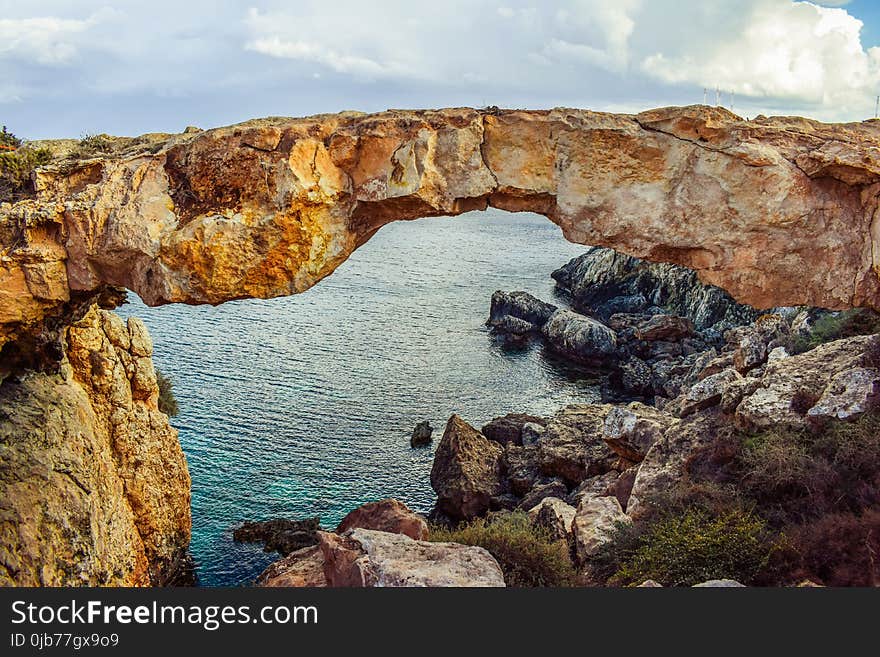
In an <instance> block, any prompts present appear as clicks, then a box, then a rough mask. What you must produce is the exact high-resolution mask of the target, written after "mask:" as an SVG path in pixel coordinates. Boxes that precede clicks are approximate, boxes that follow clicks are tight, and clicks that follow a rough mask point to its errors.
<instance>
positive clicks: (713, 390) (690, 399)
mask: <svg viewBox="0 0 880 657" xmlns="http://www.w3.org/2000/svg"><path fill="white" fill-rule="evenodd" d="M741 379H742V376H741V375H740V373H739V372H737V371H736V370H735V369H727V370H723V371H721V372H718V374H712V375H711V376H707V377H706V378H705V379H703V380H702V381H700V382H699V383H696V384H695V385H693V386H692V387H691V388H690V389H689V390H688V391H687V392H685V393H684V399H683V400H682V403H681V407H680V410H679V415H681V417H685V416H687V415H690V414H691V413H694V412H696V411H701V410H703V409H706V408H709V407H710V406H715V405H716V404H719V403H721V398H722V397H723V396H724V392H725V391H726V390H727V389H728V388H729V387H730V386H731V385H733V384H735V383H737V382H739V381H740V380H741Z"/></svg>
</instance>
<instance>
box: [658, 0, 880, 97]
mask: <svg viewBox="0 0 880 657" xmlns="http://www.w3.org/2000/svg"><path fill="white" fill-rule="evenodd" d="M734 12H736V13H737V14H739V15H738V16H734V15H733V14H734ZM682 18H684V17H683V16H682ZM691 20H692V24H691V25H692V26H691V29H689V30H688V31H687V33H686V34H685V35H683V37H684V38H681V39H680V41H679V43H678V44H666V47H664V48H663V49H660V50H657V51H655V52H651V53H650V54H647V55H646V56H645V57H644V58H643V59H642V61H641V68H642V70H643V71H644V72H645V73H646V74H648V75H649V76H652V77H654V78H657V79H659V80H661V81H663V82H665V83H669V84H682V83H689V84H694V85H699V86H705V87H712V88H714V87H716V86H718V87H721V88H722V89H724V90H727V91H733V92H736V93H737V94H738V95H741V96H748V97H751V98H756V99H759V98H775V99H781V100H787V101H791V102H794V103H803V104H807V105H815V106H818V107H824V108H830V107H835V106H836V107H840V106H845V107H846V106H853V105H858V104H862V103H864V102H865V101H866V99H867V98H868V97H870V96H871V95H872V94H873V93H874V91H873V90H874V89H875V88H876V86H877V84H878V81H880V49H878V48H869V49H865V48H864V47H863V46H862V43H861V38H860V34H861V29H862V26H863V25H862V22H861V21H860V20H858V19H856V18H854V17H853V16H851V15H850V14H848V13H847V12H846V10H844V9H839V8H830V7H822V6H818V5H815V4H812V3H809V2H782V1H779V0H760V1H752V2H749V3H747V4H746V5H745V6H742V5H740V6H738V7H735V8H731V10H730V12H729V13H721V14H714V15H713V14H702V15H701V14H699V13H695V14H693V15H692V16H691Z"/></svg>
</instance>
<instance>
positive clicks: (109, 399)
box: [0, 307, 191, 586]
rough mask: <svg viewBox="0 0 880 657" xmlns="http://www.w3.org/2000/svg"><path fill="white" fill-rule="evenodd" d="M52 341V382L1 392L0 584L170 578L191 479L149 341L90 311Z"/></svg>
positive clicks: (32, 377)
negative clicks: (61, 346)
mask: <svg viewBox="0 0 880 657" xmlns="http://www.w3.org/2000/svg"><path fill="white" fill-rule="evenodd" d="M63 334H64V336H63V338H64V342H65V343H66V349H65V351H63V352H62V356H61V362H60V364H59V369H58V372H57V373H54V374H48V373H40V372H29V373H23V374H21V375H19V376H16V377H11V378H9V379H7V380H6V381H4V382H3V383H2V385H0V417H2V418H3V422H2V423H0V450H2V454H3V458H2V459H0V555H2V557H0V562H2V566H3V567H2V568H0V584H3V585H25V586H39V585H43V586H77V585H90V586H97V585H127V586H141V585H149V584H163V583H167V582H169V581H173V580H174V579H175V578H176V577H177V576H178V575H179V574H180V572H181V569H182V567H183V566H185V565H186V559H187V556H186V548H187V546H188V544H189V538H190V527H191V520H190V479H189V473H188V471H187V467H186V460H185V459H184V456H183V452H182V450H181V448H180V444H179V443H178V441H177V432H176V431H175V430H174V429H173V428H172V427H171V426H170V425H169V424H168V418H167V417H166V416H165V415H164V414H163V413H161V412H160V411H159V410H158V405H157V401H158V394H159V391H158V387H157V385H156V376H155V371H154V369H153V364H152V360H151V355H152V343H151V341H150V337H149V334H148V333H147V330H146V328H145V327H144V325H143V324H142V323H141V322H140V321H139V320H137V319H134V318H131V319H129V320H128V323H127V324H126V323H124V322H123V321H122V320H121V319H120V318H119V317H118V316H117V315H115V314H113V313H111V312H107V311H105V310H100V309H98V308H96V307H91V308H89V309H88V311H87V312H85V314H84V315H83V316H82V318H81V319H79V320H78V321H76V322H75V323H73V324H72V325H71V326H70V327H69V328H67V329H66V330H64V331H63Z"/></svg>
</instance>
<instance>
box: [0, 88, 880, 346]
mask: <svg viewBox="0 0 880 657" xmlns="http://www.w3.org/2000/svg"><path fill="white" fill-rule="evenodd" d="M878 181H880V124H878V123H876V122H874V121H866V122H863V123H860V124H848V125H830V124H821V123H818V122H815V121H810V120H807V119H800V118H765V117H758V118H757V119H755V120H753V121H745V120H743V119H741V118H740V117H737V116H735V115H733V114H731V113H730V112H727V111H726V110H723V109H720V108H708V107H702V106H698V107H685V108H667V109H658V110H653V111H648V112H643V113H641V114H638V115H634V116H632V115H616V114H603V113H596V112H590V111H586V110H576V109H555V110H548V111H544V110H541V111H519V110H489V109H487V110H474V109H444V110H424V111H398V110H390V111H387V112H383V113H379V114H372V115H364V114H357V113H342V114H336V115H323V116H315V117H309V118H304V119H287V118H272V119H260V120H254V121H249V122H247V123H243V124H240V125H236V126H231V127H227V128H218V129H215V130H209V131H203V132H199V131H188V132H187V133H184V134H182V135H175V136H168V135H164V136H156V137H150V136H146V137H144V138H140V139H137V140H131V142H130V144H129V147H128V148H127V150H124V152H121V153H116V154H114V155H108V156H101V157H96V158H93V159H90V160H86V161H80V162H77V163H76V164H74V165H67V166H66V167H64V168H60V167H57V166H56V167H48V168H46V169H43V170H41V171H40V172H39V173H38V174H37V176H36V188H37V196H36V198H35V199H32V200H27V201H22V202H19V203H17V204H15V205H12V206H9V205H7V206H5V207H3V209H2V211H0V212H2V222H0V228H2V243H3V245H4V247H5V252H4V256H5V257H4V258H3V260H2V262H0V283H2V287H3V288H4V291H3V292H0V345H2V343H3V342H6V341H11V340H14V339H15V338H16V336H17V335H23V334H26V333H29V332H31V331H32V330H33V328H34V327H35V326H39V325H40V324H41V323H43V322H45V321H46V318H47V317H51V316H53V314H54V315H58V312H59V309H60V308H67V307H69V305H70V302H71V299H73V300H76V299H79V298H82V297H84V296H88V295H89V294H92V293H94V292H95V291H97V290H100V289H102V288H103V287H104V286H107V285H113V286H124V287H127V288H130V289H132V290H135V291H136V292H137V293H138V294H139V295H140V296H141V297H142V298H144V299H145V300H146V301H147V303H149V304H162V303H169V302H185V303H214V304H216V303H221V302H223V301H227V300H230V299H237V298H243V297H273V296H280V295H286V294H294V293H297V292H301V291H303V290H305V289H307V288H308V287H310V286H312V285H314V284H315V283H316V282H318V281H319V280H320V279H321V278H323V277H324V276H327V275H328V274H329V273H331V272H332V271H333V270H334V269H335V268H336V267H337V266H338V265H339V264H340V263H341V262H343V261H344V260H345V259H346V258H347V257H348V256H349V255H350V254H351V253H352V252H353V251H354V249H356V248H357V247H358V246H359V245H361V244H363V243H364V242H366V241H367V240H368V239H369V238H370V237H371V236H372V235H373V234H374V233H375V232H376V231H377V230H378V229H379V228H380V227H381V226H382V225H384V224H386V223H389V222H391V221H395V220H400V219H414V218H418V217H425V216H440V215H455V214H459V213H462V212H465V211H470V210H475V209H484V208H486V207H488V206H492V207H496V208H501V209H504V210H512V211H531V212H537V213H540V214H543V215H545V216H547V217H548V218H550V219H551V220H552V221H553V222H555V223H557V224H558V225H560V226H561V227H562V230H563V232H564V234H565V236H566V237H567V238H568V239H569V240H571V241H574V242H579V243H583V244H591V245H602V246H610V247H612V248H614V249H617V250H619V251H622V252H625V253H628V254H630V255H634V256H637V257H641V258H646V259H649V260H655V261H667V262H673V263H676V264H681V265H685V266H687V267H691V268H693V269H695V270H697V271H698V272H699V275H700V277H701V279H702V280H704V281H705V282H708V283H712V284H715V285H718V286H720V287H722V288H724V289H726V290H727V291H729V292H730V293H731V294H732V295H733V296H735V297H736V298H737V299H738V300H739V301H743V302H746V303H750V304H752V305H754V306H757V307H770V306H774V305H794V304H811V305H817V306H824V307H828V308H844V307H851V306H869V307H875V308H877V307H880V285H878V276H877V266H878V262H880V247H875V245H874V235H875V234H877V233H878V232H880V224H878V222H877V221H875V215H876V211H877V207H878V200H877V195H878V192H880V185H878Z"/></svg>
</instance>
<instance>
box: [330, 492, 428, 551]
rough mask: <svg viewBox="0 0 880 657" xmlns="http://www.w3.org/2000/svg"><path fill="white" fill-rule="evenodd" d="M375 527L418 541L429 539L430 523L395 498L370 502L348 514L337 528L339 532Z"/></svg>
mask: <svg viewBox="0 0 880 657" xmlns="http://www.w3.org/2000/svg"><path fill="white" fill-rule="evenodd" d="M356 527H360V528H361V529H374V530H376V531H381V532H391V533H392V534H404V535H405V536H409V537H410V538H413V539H415V540H417V541H425V540H427V539H428V523H427V522H425V519H424V518H422V517H421V516H420V515H419V514H417V513H415V512H414V511H411V510H410V509H409V507H407V506H406V504H404V503H403V502H399V501H397V500H393V499H387V500H380V501H378V502H368V503H367V504H364V505H362V506H359V507H358V508H357V509H355V510H354V511H352V512H351V513H349V514H348V515H346V516H345V517H344V518H343V519H342V521H341V522H340V523H339V526H338V527H337V528H336V533H337V534H344V533H345V532H347V531H348V530H349V529H355V528H356Z"/></svg>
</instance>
